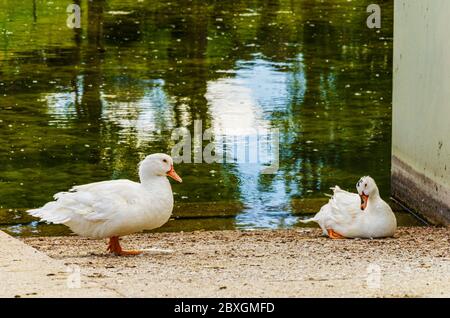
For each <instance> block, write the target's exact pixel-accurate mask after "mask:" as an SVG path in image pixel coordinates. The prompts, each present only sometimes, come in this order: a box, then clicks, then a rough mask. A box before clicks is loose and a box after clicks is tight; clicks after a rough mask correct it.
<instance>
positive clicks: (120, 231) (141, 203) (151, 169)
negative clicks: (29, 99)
mask: <svg viewBox="0 0 450 318" xmlns="http://www.w3.org/2000/svg"><path fill="white" fill-rule="evenodd" d="M166 176H169V177H171V178H173V179H174V180H176V181H178V182H182V180H181V178H180V177H179V176H178V174H177V173H176V172H175V170H174V168H173V160H172V158H171V157H170V156H168V155H165V154H159V153H157V154H152V155H149V156H147V157H146V158H145V159H144V160H143V161H141V162H140V164H139V179H140V183H139V182H133V181H130V180H111V181H103V182H96V183H90V184H85V185H81V186H75V187H73V188H72V189H71V190H69V192H60V193H57V194H55V196H54V199H55V201H52V202H48V203H47V204H45V205H44V206H43V207H42V208H39V209H33V210H28V211H27V212H28V213H29V214H31V215H33V216H35V217H39V218H41V219H42V220H45V221H47V222H51V223H55V224H64V225H67V226H68V227H69V228H70V229H71V230H72V231H73V232H75V233H76V234H78V235H80V236H85V237H90V238H95V239H100V238H109V246H108V251H110V252H111V253H114V254H116V255H137V254H140V253H142V251H125V250H122V248H121V246H120V243H119V236H123V235H128V234H132V233H136V232H140V231H143V230H151V229H155V228H158V227H160V226H162V225H163V224H165V223H166V222H167V221H168V220H169V218H170V216H171V214H172V209H173V194H172V188H171V186H170V182H169V180H167V178H166Z"/></svg>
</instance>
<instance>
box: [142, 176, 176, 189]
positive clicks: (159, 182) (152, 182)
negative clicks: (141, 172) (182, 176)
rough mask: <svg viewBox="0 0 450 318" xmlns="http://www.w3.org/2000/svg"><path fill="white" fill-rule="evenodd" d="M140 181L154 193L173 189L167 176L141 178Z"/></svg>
mask: <svg viewBox="0 0 450 318" xmlns="http://www.w3.org/2000/svg"><path fill="white" fill-rule="evenodd" d="M140 181H141V185H142V186H143V187H145V188H147V189H149V190H152V191H158V190H165V189H169V190H170V189H171V188H170V182H169V180H167V177H166V176H151V177H145V178H142V177H141V178H140Z"/></svg>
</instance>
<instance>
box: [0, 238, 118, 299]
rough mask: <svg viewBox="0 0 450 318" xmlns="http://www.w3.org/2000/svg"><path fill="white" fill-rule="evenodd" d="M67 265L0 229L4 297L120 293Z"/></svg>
mask: <svg viewBox="0 0 450 318" xmlns="http://www.w3.org/2000/svg"><path fill="white" fill-rule="evenodd" d="M78 272H79V271H78V269H77V268H76V267H73V266H72V267H71V266H66V265H64V262H63V261H61V260H55V259H53V258H50V257H49V256H47V255H45V254H44V253H42V252H39V251H37V250H36V249H34V248H32V247H31V246H29V245H27V244H25V243H23V242H21V241H19V240H17V239H15V238H13V237H11V236H9V235H7V234H5V233H4V232H1V231H0V297H112V296H119V295H120V294H118V293H117V292H115V291H114V290H111V289H109V288H107V287H104V286H102V285H100V284H98V283H97V282H95V281H93V280H91V279H82V280H79V279H78Z"/></svg>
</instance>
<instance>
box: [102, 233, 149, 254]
mask: <svg viewBox="0 0 450 318" xmlns="http://www.w3.org/2000/svg"><path fill="white" fill-rule="evenodd" d="M108 251H109V252H111V253H114V254H116V255H118V256H132V255H139V254H141V253H142V251H125V250H123V249H122V247H121V246H120V242H119V237H118V236H112V237H110V238H109V244H108Z"/></svg>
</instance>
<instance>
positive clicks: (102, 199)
mask: <svg viewBox="0 0 450 318" xmlns="http://www.w3.org/2000/svg"><path fill="white" fill-rule="evenodd" d="M138 193H139V184H138V183H136V182H132V181H129V180H112V181H104V182H96V183H90V184H86V185H82V186H75V187H73V188H72V189H71V190H69V192H60V193H57V194H55V195H54V199H55V201H52V202H49V203H47V204H45V205H44V206H43V207H41V208H39V209H33V210H28V211H27V212H28V213H29V214H31V215H32V216H35V217H39V218H41V219H42V220H45V221H47V222H52V223H56V224H61V223H66V222H69V221H71V220H72V219H75V218H76V219H79V218H82V219H84V220H86V221H92V222H95V221H105V220H108V219H112V218H113V217H114V216H115V215H116V214H117V213H120V212H124V211H128V210H129V209H131V208H132V206H133V204H134V203H136V200H139V196H138Z"/></svg>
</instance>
